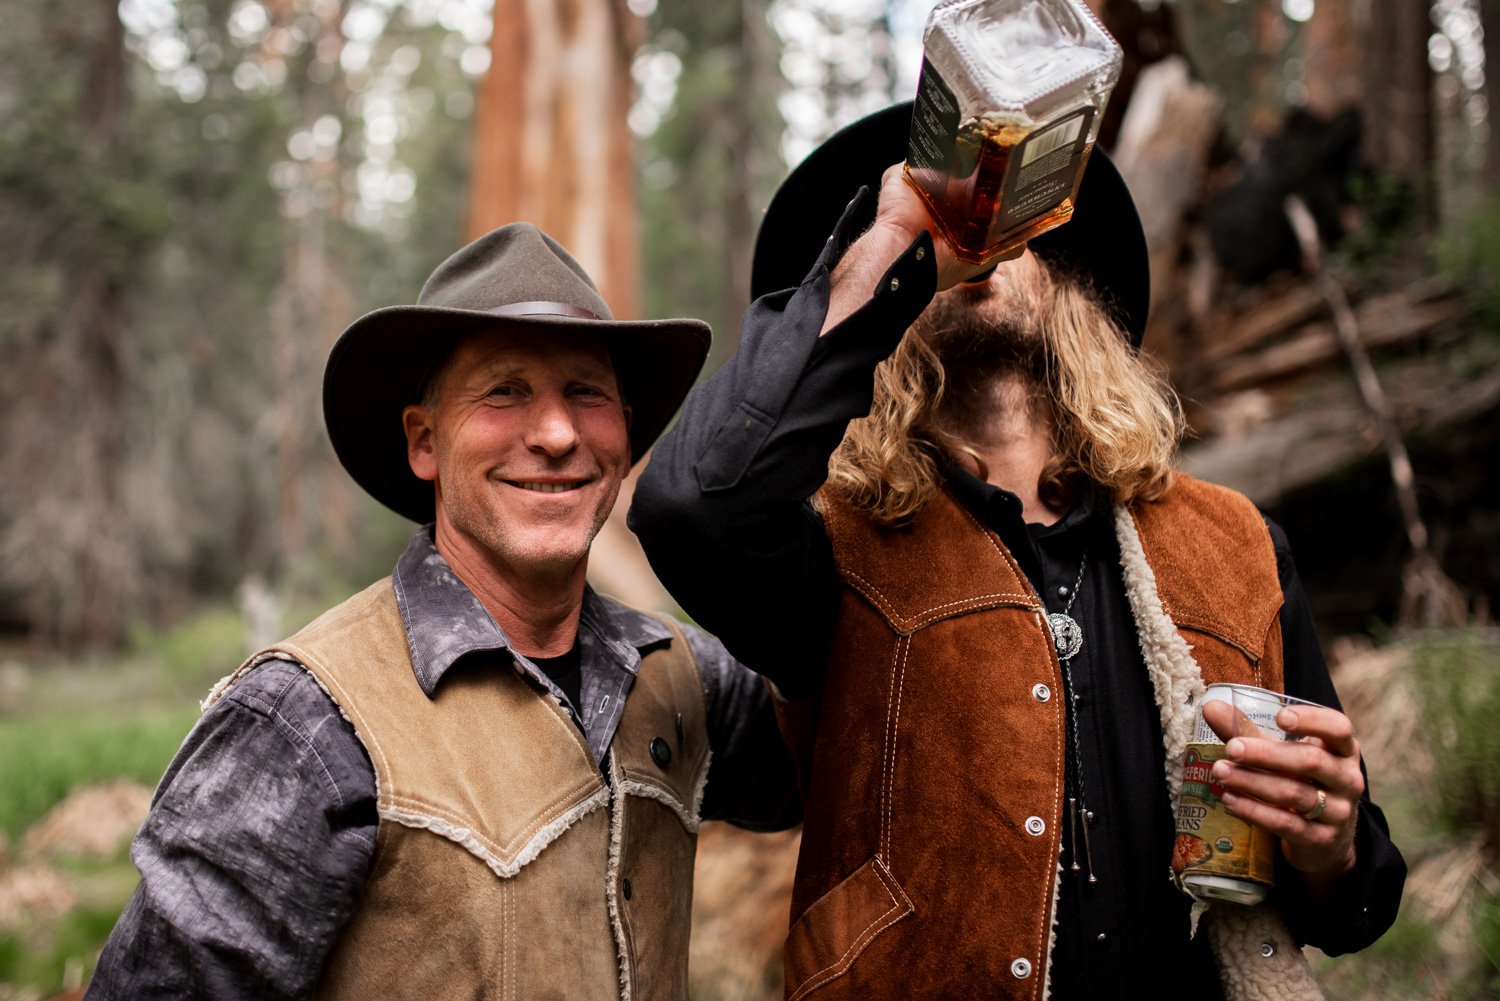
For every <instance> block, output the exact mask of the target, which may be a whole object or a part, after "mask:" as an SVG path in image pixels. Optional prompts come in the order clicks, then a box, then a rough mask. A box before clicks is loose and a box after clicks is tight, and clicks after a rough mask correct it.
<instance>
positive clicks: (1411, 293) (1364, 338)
mask: <svg viewBox="0 0 1500 1001" xmlns="http://www.w3.org/2000/svg"><path fill="white" fill-rule="evenodd" d="M1437 287H1438V286H1436V285H1435V284H1434V283H1432V282H1420V283H1418V284H1417V285H1414V286H1411V287H1409V288H1406V289H1402V290H1400V291H1397V292H1393V293H1391V294H1389V295H1383V296H1379V297H1377V298H1374V299H1369V300H1366V301H1365V302H1363V303H1361V304H1360V306H1359V307H1358V308H1357V309H1356V310H1355V317H1356V319H1357V323H1358V326H1359V329H1360V339H1361V342H1362V343H1363V344H1364V345H1365V346H1366V347H1367V348H1380V347H1389V346H1391V345H1394V344H1400V343H1402V342H1405V341H1411V340H1415V339H1416V338H1418V337H1420V336H1422V335H1423V334H1426V333H1428V332H1429V331H1431V330H1433V329H1434V328H1436V327H1438V326H1441V325H1442V324H1444V323H1448V322H1451V321H1453V320H1457V319H1459V318H1460V317H1461V316H1462V315H1463V311H1464V308H1463V304H1462V302H1460V301H1459V299H1458V298H1457V296H1455V295H1453V294H1452V291H1451V288H1450V289H1449V290H1448V292H1447V294H1446V295H1444V296H1443V297H1440V298H1435V297H1434V292H1435V289H1436V288H1437ZM1312 294H1313V295H1315V296H1318V297H1319V298H1320V299H1321V295H1320V294H1319V293H1317V292H1313V293H1312ZM1295 298H1297V299H1299V300H1300V299H1301V295H1300V294H1299V295H1298V296H1296V297H1295ZM1291 299H1292V297H1288V304H1287V307H1286V309H1285V313H1286V315H1293V313H1292V308H1291V307H1292V305H1293V303H1291ZM1262 322H1263V321H1262ZM1264 336H1265V331H1264V329H1262V331H1261V332H1259V333H1258V337H1260V338H1261V339H1264ZM1341 355H1342V349H1341V348H1340V347H1339V341H1338V337H1337V334H1336V331H1335V329H1334V326H1333V324H1332V323H1330V322H1327V321H1321V320H1320V321H1317V322H1314V323H1308V324H1304V325H1303V326H1301V327H1300V328H1299V329H1298V331H1297V333H1296V334H1295V335H1294V336H1293V337H1292V338H1291V339H1290V340H1286V341H1283V342H1282V343H1280V344H1277V345H1274V346H1273V347H1269V348H1266V349H1265V350H1263V351H1259V352H1257V353H1255V354H1252V355H1237V356H1233V357H1227V356H1226V357H1224V358H1223V361H1222V363H1221V365H1220V367H1219V368H1218V370H1217V371H1216V372H1214V374H1213V376H1212V377H1211V379H1210V381H1209V384H1210V385H1211V386H1212V387H1213V389H1214V390H1216V391H1218V392H1221V393H1227V392H1233V391H1235V390H1240V389H1246V388H1249V387H1251V386H1262V385H1265V384H1267V383H1271V382H1276V381H1279V380H1282V379H1286V378H1289V377H1291V376H1294V375H1300V374H1302V373H1303V372H1306V371H1308V370H1309V369H1313V368H1318V367H1322V366H1326V365H1330V364H1333V363H1335V362H1337V361H1338V360H1339V359H1340V357H1341Z"/></svg>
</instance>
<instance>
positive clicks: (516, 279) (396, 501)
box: [323, 223, 711, 522]
mask: <svg viewBox="0 0 1500 1001" xmlns="http://www.w3.org/2000/svg"><path fill="white" fill-rule="evenodd" d="M493 329H505V330H524V331H527V332H531V333H534V334H535V336H536V337H537V338H538V339H539V340H540V339H544V338H547V337H549V336H552V335H555V334H557V333H560V332H563V331H581V332H585V333H589V334H593V335H595V336H597V337H598V338H599V339H600V340H601V341H603V342H604V344H605V345H606V346H607V347H608V349H609V353H610V359H611V361H612V362H613V364H614V369H615V377H616V378H617V379H618V380H619V383H620V388H621V392H622V393H623V395H624V397H625V401H626V402H627V403H628V404H630V407H631V419H630V456H631V461H632V462H635V461H637V460H639V459H640V458H641V457H642V456H643V455H645V454H646V451H647V450H648V449H649V448H650V447H651V443H652V442H654V441H656V439H657V437H658V436H659V435H660V434H661V433H662V431H663V430H665V429H666V426H667V423H668V422H669V421H670V420H671V419H672V415H673V414H675V413H676V412H677V408H678V407H679V406H681V404H682V401H683V398H684V397H686V396H687V393H688V390H689V389H691V388H692V387H693V383H694V382H695V381H696V380H697V378H698V373H699V371H700V370H701V369H702V368H703V361H704V359H705V358H707V357H708V347H709V341H710V338H711V335H710V333H709V329H708V324H706V323H703V322H702V321H701V320H686V319H680V320H615V319H614V318H613V316H612V314H611V313H610V311H609V307H608V306H607V305H605V302H604V299H603V297H601V296H600V295H599V291H598V289H596V288H595V287H594V283H593V281H592V280H591V279H590V278H589V276H588V275H587V274H586V273H585V272H584V270H583V268H582V267H580V266H579V264H578V262H577V261H575V260H574V259H573V257H572V255H571V254H569V253H568V252H567V251H566V250H564V249H563V248H562V247H561V246H560V245H559V244H558V243H557V242H556V241H555V240H553V239H552V238H551V237H549V236H547V234H545V233H543V232H542V231H541V230H539V229H537V228H536V227H535V226H533V225H531V224H530V223H511V224H510V225H508V226H502V227H501V228H499V229H497V230H494V231H493V232H490V233H488V234H486V235H484V236H482V237H480V238H479V239H477V240H475V241H474V242H473V243H471V244H469V245H468V246H467V247H464V248H463V249H462V250H460V251H458V252H457V253H455V254H454V255H453V256H452V257H450V258H448V259H447V260H446V261H444V262H443V263H442V264H441V265H440V266H439V267H438V269H437V270H436V271H434V272H433V273H432V277H431V278H429V279H428V280H427V284H426V285H424V286H423V287H422V292H421V294H420V295H418V296H417V304H416V305H414V306H388V307H386V308H384V309H377V310H375V311H374V312H371V313H366V314H365V315H364V316H362V317H360V318H359V319H358V320H355V321H354V322H353V323H352V324H350V325H349V327H348V329H346V330H345V331H344V332H343V334H342V335H340V337H339V339H338V342H337V343H335V344H334V346H333V350H332V351H330V352H329V354H328V365H327V367H326V368H325V369H324V371H323V419H324V421H325V422H326V423H327V425H328V437H329V439H330V440H331V441H332V442H333V450H334V452H335V453H336V454H337V455H338V457H339V461H340V462H341V463H343V465H344V468H345V469H347V470H348V471H349V475H350V476H352V477H354V480H355V482H357V483H358V484H359V485H360V486H361V487H363V488H364V489H365V490H366V491H368V492H369V493H370V495H371V496H372V497H374V498H375V499H376V500H378V501H380V502H381V503H382V504H384V505H385V506H386V507H389V508H391V509H392V510H393V511H396V512H397V513H398V514H402V515H405V516H406V517H408V518H410V519H412V520H413V521H417V522H428V521H431V520H432V519H433V517H434V499H433V485H432V483H431V482H429V481H426V480H421V479H418V478H417V476H416V474H415V473H413V472H412V471H411V466H410V464H409V463H408V462H407V455H406V431H405V429H404V427H403V426H402V422H401V411H402V409H403V408H405V407H406V405H407V404H409V403H419V402H420V401H421V395H422V392H423V390H424V388H425V387H426V385H427V380H428V378H429V377H430V376H431V375H432V373H433V372H434V371H435V370H436V369H437V368H438V366H439V365H441V364H442V362H443V361H444V359H446V358H447V357H448V355H449V354H450V353H452V351H453V349H454V348H456V347H458V345H459V344H460V343H461V342H462V341H463V340H464V338H466V337H468V336H469V335H470V334H476V333H479V332H480V331H484V330H493Z"/></svg>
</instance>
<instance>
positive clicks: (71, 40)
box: [0, 0, 490, 644]
mask: <svg viewBox="0 0 1500 1001" xmlns="http://www.w3.org/2000/svg"><path fill="white" fill-rule="evenodd" d="M489 24H490V22H489V10H488V5H487V4H486V3H485V2H484V0H428V2H413V3H410V4H407V5H403V6H400V7H396V8H394V9H393V8H392V6H391V5H390V4H388V3H385V2H384V0H268V2H267V3H260V2H257V0H235V2H229V0H175V2H173V0H123V2H121V3H119V4H118V5H116V4H115V3H113V2H106V0H63V2H61V3H59V2H50V0H13V2H12V3H10V4H9V5H8V6H7V11H6V17H5V26H6V29H7V30H6V33H5V34H4V35H3V36H0V57H3V58H0V123H3V124H0V241H3V243H4V245H5V246H6V248H7V252H8V265H9V266H8V267H7V269H6V271H5V273H4V275H3V276H0V288H3V289H4V294H5V301H6V302H7V305H8V306H9V308H8V309H7V310H6V311H5V313H4V314H3V315H0V350H4V351H5V355H6V358H7V364H6V365H5V366H3V367H0V420H4V421H5V423H6V426H7V430H8V434H7V437H6V444H5V446H4V448H3V449H0V622H5V623H8V624H12V625H18V626H22V627H24V628H28V629H29V630H30V631H31V632H32V634H33V635H34V636H35V637H37V638H38V639H41V640H45V641H48V642H57V643H64V644H75V643H80V642H85V643H93V642H107V641H109V640H111V639H113V638H115V637H117V636H118V635H119V634H120V632H121V630H122V628H123V627H124V626H125V625H126V624H127V623H128V622H129V621H131V620H132V619H134V618H136V617H138V616H143V615H144V616H151V617H160V616H164V615H170V614H172V613H173V612H174V611H176V610H179V609H181V608H184V607H186V606H187V605H188V604H189V603H190V602H192V601H194V600H196V599H200V598H202V597H210V596H219V595H224V594H226V593H229V592H231V591H232V589H233V588H234V586H235V585H237V584H238V583H239V582H240V581H241V580H242V579H244V578H245V576H246V575H247V574H257V575H259V576H261V577H264V578H267V579H269V580H270V581H272V582H273V583H277V582H284V581H285V580H286V578H287V574H288V572H289V571H292V570H295V569H296V566H297V564H298V560H299V557H298V556H297V552H298V551H304V550H305V551H306V557H305V558H311V557H312V556H313V555H314V554H313V552H312V545H311V542H310V540H318V541H319V547H320V548H322V549H327V548H328V547H329V545H330V544H331V545H333V546H334V547H335V551H336V552H339V553H340V554H341V555H339V557H338V559H337V560H336V561H333V562H330V563H328V564H325V566H330V567H332V568H333V570H334V573H335V575H341V574H342V572H344V570H345V569H346V568H349V567H354V568H357V569H352V570H350V571H349V572H350V573H351V574H353V575H355V576H357V577H365V576H366V571H365V569H364V568H365V563H364V554H365V553H366V551H368V550H371V549H372V547H371V546H369V545H368V539H369V530H368V528H367V526H370V525H375V524H376V522H371V521H369V520H368V518H367V516H366V514H365V512H366V511H370V510H372V509H373V508H374V505H373V504H371V503H365V502H363V501H360V500H358V499H357V497H356V496H355V495H354V493H353V491H352V489H351V486H350V485H349V484H348V482H347V479H346V478H345V477H344V476H343V474H342V472H340V471H338V470H337V467H336V465H335V464H334V463H333V462H332V457H331V454H330V453H329V450H328V447H327V445H326V444H325V443H324V442H323V436H322V433H321V428H320V425H321V413H320V409H319V392H318V387H319V383H320V381H321V373H322V363H323V358H324V356H325V355H326V351H327V348H328V345H329V344H330V343H331V341H332V339H333V338H334V337H335V336H336V335H337V333H338V331H339V330H340V329H341V328H342V327H343V325H344V324H345V323H347V322H348V320H349V319H351V318H352V317H353V316H354V315H355V314H357V313H358V312H360V311H362V310H363V309H365V308H369V307H371V306H374V305H383V304H389V303H392V302H401V301H410V300H411V297H412V296H414V295H415V293H416V290H417V289H418V288H419V287H420V286H421V283H422V280H423V278H424V277H425V276H426V274H427V272H428V271H430V269H431V267H432V265H433V263H434V261H436V260H439V259H441V257H442V256H443V255H445V254H446V253H448V252H449V251H450V250H451V249H452V247H453V246H455V245H456V243H457V242H458V240H459V237H460V234H461V229H462V221H463V216H462V212H463V199H464V194H465V190H466V180H467V167H468V144H467V143H466V142H463V141H460V138H461V137H466V136H467V134H468V121H469V115H470V112H471V110H472V81H473V79H474V78H475V77H476V76H477V75H478V73H479V72H482V69H483V67H482V66H481V65H479V64H478V63H477V61H476V59H475V53H476V51H477V53H478V54H479V55H480V56H483V55H484V54H485V49H484V47H483V43H484V42H485V41H487V40H488V37H489ZM127 98H128V99H127ZM418 176H420V177H421V178H422V179H423V183H422V185H421V186H420V190H419V186H418V183H417V178H418ZM395 523H396V519H395V518H394V516H385V517H384V520H381V521H379V522H378V524H379V525H394V524H395ZM379 531H381V532H384V531H385V529H384V528H380V529H379ZM400 531H402V532H404V529H401V530H400ZM373 548H374V549H377V550H379V552H378V553H376V555H375V556H374V558H373V560H374V563H375V565H376V566H377V567H379V568H380V569H384V568H386V567H388V566H389V563H388V562H387V561H388V559H389V558H390V556H389V554H387V553H386V551H385V544H384V543H382V545H381V546H378V547H373ZM325 585H326V581H318V582H316V583H314V585H313V586H314V587H321V586H325Z"/></svg>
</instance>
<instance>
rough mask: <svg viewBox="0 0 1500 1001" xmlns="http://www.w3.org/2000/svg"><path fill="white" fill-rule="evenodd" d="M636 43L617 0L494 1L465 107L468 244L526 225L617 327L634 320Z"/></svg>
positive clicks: (636, 32)
mask: <svg viewBox="0 0 1500 1001" xmlns="http://www.w3.org/2000/svg"><path fill="white" fill-rule="evenodd" d="M641 35H642V26H641V23H640V20H639V19H638V18H637V17H636V16H635V15H633V14H631V13H630V11H629V10H628V9H627V8H626V5H625V3H624V0H499V2H497V3H496V4H495V30H494V34H493V35H492V36H491V38H490V53H491V56H492V58H491V61H490V69H489V72H488V74H486V76H485V78H484V80H483V81H482V83H481V84H480V86H479V91H478V95H477V98H476V104H475V125H474V165H473V180H472V182H471V184H472V186H471V189H470V196H469V198H470V200H469V218H468V227H467V229H468V237H469V238H470V239H473V238H475V237H478V236H480V235H482V234H483V233H486V232H488V231H489V230H491V229H494V228H495V227H496V226H500V225H503V224H505V223H508V222H517V221H524V222H531V223H535V224H536V225H537V226H539V227H541V228H542V229H543V230H544V231H545V232H546V233H548V234H549V235H550V236H552V237H554V238H555V239H556V240H557V241H558V242H560V243H561V244H562V245H563V246H565V247H567V248H568V250H569V251H571V252H572V254H573V255H574V256H575V257H576V258H577V259H578V262H579V263H580V264H581V265H583V268H584V270H585V271H587V272H588V273H589V275H590V276H591V277H592V278H593V279H594V281H595V283H596V284H597V285H598V286H599V291H600V292H601V293H602V294H603V296H604V300H605V301H606V302H607V303H609V307H610V309H611V310H613V312H614V314H615V317H616V318H617V319H632V318H638V317H639V316H640V296H639V289H638V281H639V277H638V264H637V250H636V217H635V171H634V167H633V165H634V145H633V142H632V138H631V135H630V129H629V128H628V127H627V125H626V115H627V113H628V112H629V110H630V102H631V96H632V94H633V90H634V88H633V86H632V82H631V76H630V64H631V57H632V55H633V53H634V52H635V49H636V47H637V45H638V44H639V42H640V39H641Z"/></svg>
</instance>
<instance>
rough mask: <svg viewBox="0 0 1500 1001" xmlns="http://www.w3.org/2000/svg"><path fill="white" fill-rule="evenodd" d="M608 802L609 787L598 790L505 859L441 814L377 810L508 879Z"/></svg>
mask: <svg viewBox="0 0 1500 1001" xmlns="http://www.w3.org/2000/svg"><path fill="white" fill-rule="evenodd" d="M608 802H609V790H608V789H600V790H599V791H598V792H597V793H595V794H594V795H592V796H590V797H589V798H588V799H586V800H584V801H583V802H582V803H579V804H578V805H577V806H575V807H573V808H572V809H571V810H568V811H567V812H566V813H564V814H563V815H562V816H560V817H557V818H556V819H554V820H553V821H552V822H551V823H550V824H548V825H546V826H545V827H543V828H542V829H541V830H540V831H538V832H537V834H536V836H535V837H534V838H532V839H531V841H529V842H527V844H526V846H525V847H524V848H522V849H521V851H520V852H519V853H518V854H517V855H516V857H515V858H514V859H513V860H511V861H509V862H507V861H505V860H504V859H502V858H500V857H499V856H498V855H496V854H495V853H494V852H492V851H490V850H489V849H488V848H487V847H486V846H485V845H484V844H483V843H482V841H481V839H480V837H479V836H477V835H476V834H475V833H474V831H473V830H472V829H471V828H468V827H464V826H462V825H460V824H453V823H449V822H448V821H447V820H445V819H444V818H442V817H436V816H431V815H429V814H423V813H412V812H408V811H405V810H398V809H395V808H392V807H387V806H381V807H380V809H379V811H378V812H379V814H380V817H381V818H382V819H384V820H389V821H392V822H393V823H397V824H400V825H401V826H402V827H410V828H413V829H415V830H424V831H431V832H432V833H433V834H437V835H440V836H442V837H445V838H447V839H448V840H449V841H452V842H454V843H455V844H457V845H459V846H460V847H462V848H464V849H466V850H467V851H468V852H469V853H470V854H471V855H473V856H474V857H475V858H478V859H479V860H480V861H482V862H483V863H484V864H485V865H487V866H489V867H490V870H491V871H493V872H494V873H495V875H497V876H500V877H502V878H504V879H509V878H510V877H512V876H514V875H516V874H517V873H518V872H520V871H521V869H522V867H523V866H525V865H526V864H527V863H528V862H531V861H532V860H534V859H535V858H536V857H537V856H538V855H540V854H541V853H542V850H543V849H544V848H546V847H547V846H548V845H550V844H551V843H552V842H554V841H556V840H557V839H558V838H559V837H561V836H562V834H563V832H564V831H566V830H567V829H568V828H570V827H572V826H573V825H574V824H576V823H577V822H578V821H579V820H581V819H582V818H584V817H586V816H588V815H589V814H591V813H593V812H594V811H595V810H597V809H599V808H600V807H601V806H604V805H605V804H607V803H608Z"/></svg>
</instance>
